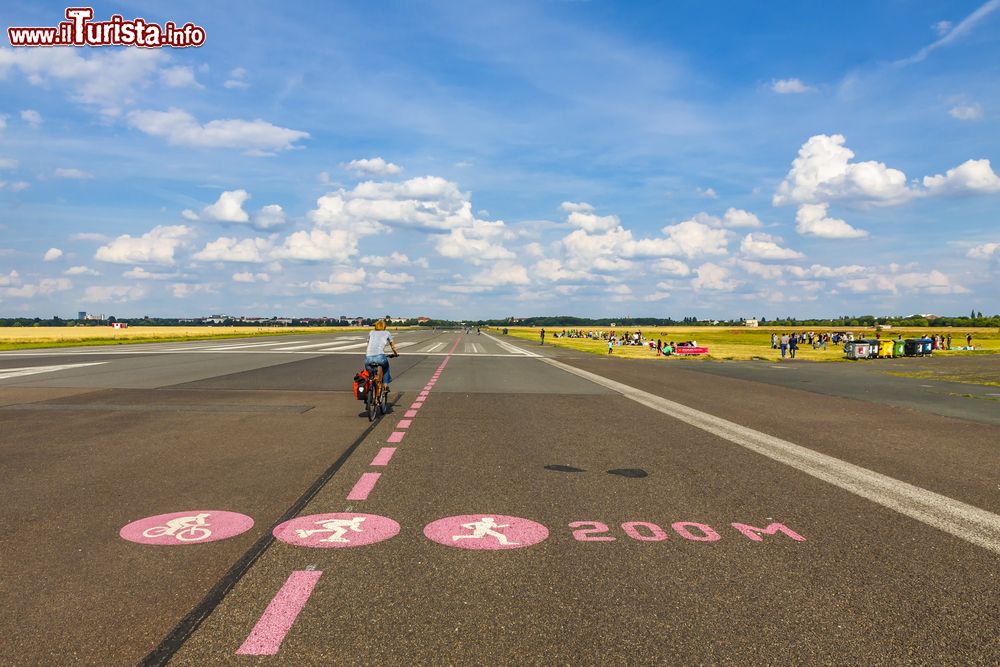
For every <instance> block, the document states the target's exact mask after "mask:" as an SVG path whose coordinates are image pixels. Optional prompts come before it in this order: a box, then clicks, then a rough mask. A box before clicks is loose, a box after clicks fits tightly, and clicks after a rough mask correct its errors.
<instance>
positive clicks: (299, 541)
mask: <svg viewBox="0 0 1000 667" xmlns="http://www.w3.org/2000/svg"><path fill="white" fill-rule="evenodd" d="M398 532H399V524H398V523H396V522H395V521H393V520H392V519H390V518H388V517H384V516H378V515H377V514H360V513H355V512H339V513H333V514H310V515H309V516H300V517H296V518H294V519H290V520H289V521H286V522H285V523H283V524H281V525H280V526H278V527H277V528H275V529H274V536H275V537H276V538H278V539H279V540H281V541H282V542H286V543H287V544H294V545H295V546H298V547H313V548H315V549H338V548H344V547H363V546H365V545H366V544H374V543H376V542H381V541H382V540H387V539H389V538H390V537H395V536H396V534H397V533H398Z"/></svg>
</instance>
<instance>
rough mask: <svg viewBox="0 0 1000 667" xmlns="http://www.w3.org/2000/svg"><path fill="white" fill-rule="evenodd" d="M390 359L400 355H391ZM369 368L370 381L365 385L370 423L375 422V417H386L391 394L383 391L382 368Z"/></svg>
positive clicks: (372, 366)
mask: <svg viewBox="0 0 1000 667" xmlns="http://www.w3.org/2000/svg"><path fill="white" fill-rule="evenodd" d="M388 356H389V358H395V357H398V356H399V355H398V354H390V355H388ZM367 368H368V380H367V382H366V383H365V413H366V414H367V415H368V421H370V422H373V421H375V415H377V414H378V415H384V414H385V413H386V412H387V411H388V408H389V392H387V391H383V390H382V366H380V365H378V364H370V365H368V366H367Z"/></svg>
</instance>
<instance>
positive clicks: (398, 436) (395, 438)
mask: <svg viewBox="0 0 1000 667" xmlns="http://www.w3.org/2000/svg"><path fill="white" fill-rule="evenodd" d="M405 435H406V431H393V432H392V434H391V435H390V436H389V437H388V438H386V440H385V441H386V442H402V441H403V436H405Z"/></svg>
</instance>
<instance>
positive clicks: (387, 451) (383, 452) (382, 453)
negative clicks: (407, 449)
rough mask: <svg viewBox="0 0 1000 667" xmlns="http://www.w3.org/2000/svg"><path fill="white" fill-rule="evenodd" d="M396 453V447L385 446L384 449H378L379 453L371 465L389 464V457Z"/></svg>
mask: <svg viewBox="0 0 1000 667" xmlns="http://www.w3.org/2000/svg"><path fill="white" fill-rule="evenodd" d="M395 453H396V448H395V447H383V448H382V449H380V450H378V454H376V455H375V458H373V459H372V462H371V465H373V466H384V465H389V459H391V458H392V455H393V454H395Z"/></svg>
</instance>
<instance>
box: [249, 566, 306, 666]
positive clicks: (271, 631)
mask: <svg viewBox="0 0 1000 667" xmlns="http://www.w3.org/2000/svg"><path fill="white" fill-rule="evenodd" d="M322 574H323V573H322V572H321V571H319V570H296V571H295V572H292V573H291V574H290V575H289V576H288V580H287V581H285V584H284V585H283V586H282V587H281V589H280V590H278V592H277V593H276V594H275V596H274V597H273V598H272V599H271V602H270V603H269V604H268V605H267V609H265V610H264V614H263V615H262V616H261V617H260V620H259V621H257V625H255V626H253V630H251V631H250V634H249V635H248V636H247V638H246V641H244V642H243V645H242V646H240V647H239V648H238V649H237V650H236V655H277V653H278V649H280V648H281V642H283V641H285V635H287V634H288V631H289V630H291V629H292V624H294V623H295V619H296V618H298V616H299V612H301V611H302V608H303V607H304V606H305V605H306V601H307V600H308V599H309V596H310V595H312V592H313V588H315V587H316V582H317V581H319V578H320V576H321V575H322Z"/></svg>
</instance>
